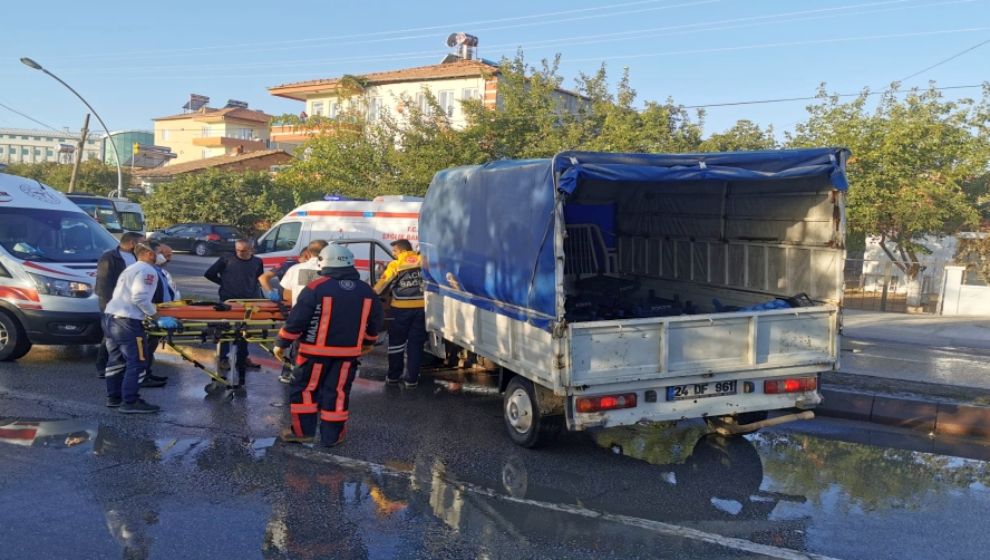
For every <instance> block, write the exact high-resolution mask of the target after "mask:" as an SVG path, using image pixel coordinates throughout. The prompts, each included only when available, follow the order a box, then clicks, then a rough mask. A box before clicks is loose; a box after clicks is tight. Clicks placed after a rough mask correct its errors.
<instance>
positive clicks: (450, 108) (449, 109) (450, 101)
mask: <svg viewBox="0 0 990 560" xmlns="http://www.w3.org/2000/svg"><path fill="white" fill-rule="evenodd" d="M437 103H439V104H440V108H441V109H443V111H444V113H446V114H447V116H448V117H452V116H454V90H452V89H442V90H440V91H439V92H438V93H437Z"/></svg>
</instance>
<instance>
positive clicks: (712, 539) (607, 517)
mask: <svg viewBox="0 0 990 560" xmlns="http://www.w3.org/2000/svg"><path fill="white" fill-rule="evenodd" d="M283 451H284V452H285V453H287V454H289V455H292V456H295V457H298V458H300V459H315V460H317V461H320V462H324V463H331V464H334V465H337V466H340V467H345V468H350V469H354V470H362V471H372V472H375V473H377V474H384V475H389V476H396V477H408V476H411V475H413V472H412V470H402V469H397V468H394V467H389V466H386V465H381V464H379V463H372V462H370V461H363V460H361V459H353V458H351V457H343V456H341V455H334V454H332V453H327V452H324V451H314V450H310V449H306V448H300V447H291V448H290V447H285V448H283ZM443 480H444V482H446V483H447V484H450V485H451V486H453V487H455V488H457V489H459V490H461V491H464V492H470V493H472V494H478V495H481V496H484V497H487V498H493V499H496V500H503V501H506V502H513V503H517V504H523V505H528V506H532V507H537V508H541V509H546V510H551V511H558V512H561V513H568V514H571V515H577V516H581V517H586V518H589V519H599V520H602V521H610V522H612V523H619V524H622V525H626V526H629V527H636V528H638V529H644V530H647V531H652V532H654V533H658V534H661V535H666V536H671V537H678V538H683V539H689V540H694V541H700V542H705V543H709V544H714V545H718V546H722V547H725V548H731V549H734V550H739V551H743V552H751V553H754V554H762V555H764V556H769V557H771V558H779V559H781V560H837V559H836V558H833V557H831V556H825V555H822V554H815V553H812V552H800V551H797V550H791V549H789V548H781V547H777V546H771V545H767V544H758V543H754V542H752V541H748V540H745V539H738V538H735V537H726V536H723V535H719V534H717V533H709V532H707V531H702V530H700V529H693V528H691V527H684V526H681V525H675V524H673V523H664V522H663V521H654V520H652V519H643V518H640V517H632V516H629V515H619V514H612V513H606V512H601V511H595V510H591V509H587V508H584V507H580V506H570V505H564V504H554V503H552V502H543V501H539V500H527V499H525V498H516V497H513V496H509V495H506V494H502V493H499V492H496V491H495V490H492V489H490V488H485V487H483V486H478V485H477V484H473V483H470V482H459V481H456V480H451V479H449V478H446V477H443Z"/></svg>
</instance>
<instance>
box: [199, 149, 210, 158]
mask: <svg viewBox="0 0 990 560" xmlns="http://www.w3.org/2000/svg"><path fill="white" fill-rule="evenodd" d="M200 157H201V158H202V159H206V158H208V157H210V151H209V150H203V152H202V153H200Z"/></svg>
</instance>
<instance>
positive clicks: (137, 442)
mask: <svg viewBox="0 0 990 560" xmlns="http://www.w3.org/2000/svg"><path fill="white" fill-rule="evenodd" d="M0 443H6V444H12V445H18V446H23V447H37V448H46V449H66V450H71V451H72V452H78V453H91V454H93V455H99V456H108V457H115V458H119V459H122V460H139V461H152V462H161V463H169V462H178V463H189V462H194V461H195V459H196V458H197V457H199V456H200V455H201V454H203V453H206V452H209V451H215V450H216V449H218V448H221V447H222V448H224V453H223V456H222V457H220V458H219V459H218V460H223V461H226V460H228V459H237V456H238V455H240V456H241V457H242V458H250V459H253V460H261V459H263V458H264V457H265V455H266V454H267V453H268V450H269V449H271V447H272V446H273V445H274V444H275V438H273V437H267V438H258V439H246V438H244V439H237V438H224V439H219V438H218V439H213V438H160V439H148V438H140V437H136V436H134V435H131V434H126V433H124V432H122V431H121V430H119V429H116V428H114V427H111V426H102V425H100V423H99V422H95V421H91V420H76V419H74V420H35V419H3V418H0Z"/></svg>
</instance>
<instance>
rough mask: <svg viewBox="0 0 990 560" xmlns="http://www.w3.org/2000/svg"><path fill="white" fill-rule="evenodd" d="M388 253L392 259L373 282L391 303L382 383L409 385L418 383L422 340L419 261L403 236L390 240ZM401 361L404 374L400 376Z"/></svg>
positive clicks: (420, 267) (421, 295)
mask: <svg viewBox="0 0 990 560" xmlns="http://www.w3.org/2000/svg"><path fill="white" fill-rule="evenodd" d="M392 253H393V255H394V256H395V260H394V261H392V262H390V263H389V264H388V267H387V268H386V269H385V272H384V273H383V274H382V277H381V278H380V279H379V280H378V282H377V283H376V284H375V291H376V292H378V293H379V294H382V295H386V296H388V298H389V302H390V303H391V306H392V310H391V317H392V321H391V323H390V324H389V327H388V376H387V377H386V378H385V383H386V384H387V385H396V384H398V383H399V381H402V382H404V383H405V386H406V387H410V388H411V387H415V386H416V385H417V384H418V383H419V364H420V362H421V361H422V359H423V344H425V343H426V314H425V313H424V312H423V271H422V261H421V259H420V256H419V253H416V252H415V251H413V248H412V244H411V243H409V240H407V239H399V240H397V241H393V242H392ZM403 362H405V370H406V374H405V377H403V375H402V366H403Z"/></svg>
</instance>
